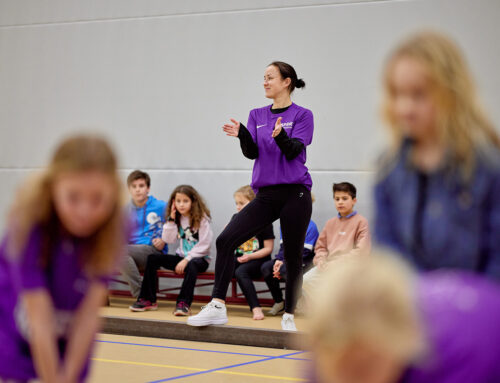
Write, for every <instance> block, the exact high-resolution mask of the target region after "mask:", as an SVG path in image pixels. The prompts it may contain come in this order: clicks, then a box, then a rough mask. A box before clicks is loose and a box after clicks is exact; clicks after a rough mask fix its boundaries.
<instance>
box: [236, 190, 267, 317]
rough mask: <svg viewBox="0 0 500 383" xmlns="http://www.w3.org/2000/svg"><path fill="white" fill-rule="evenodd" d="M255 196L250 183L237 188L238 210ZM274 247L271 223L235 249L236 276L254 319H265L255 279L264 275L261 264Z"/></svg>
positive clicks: (265, 260)
mask: <svg viewBox="0 0 500 383" xmlns="http://www.w3.org/2000/svg"><path fill="white" fill-rule="evenodd" d="M254 198H255V193H254V192H253V190H252V188H251V187H250V186H249V185H246V186H243V187H241V188H239V189H238V190H236V192H235V193H234V201H235V203H236V209H237V210H238V212H240V211H241V210H242V209H243V208H244V207H245V206H246V205H247V204H248V203H249V202H250V201H252V200H253V199H254ZM235 215H236V214H235ZM233 218H234V216H233ZM273 247H274V233H273V225H272V224H269V225H267V226H266V227H264V229H262V230H261V231H260V232H259V233H257V234H256V235H255V236H254V237H252V238H250V239H249V240H248V241H246V242H245V243H243V244H242V245H241V246H240V247H238V248H237V249H236V251H235V256H236V261H235V262H236V264H235V276H236V279H237V280H238V285H239V286H240V288H241V291H243V294H244V295H245V298H246V299H247V301H248V305H249V306H250V310H252V313H253V319H254V320H262V319H264V313H263V312H262V308H261V307H260V304H259V299H258V298H257V292H256V290H255V286H254V284H253V280H254V279H259V278H261V277H262V274H261V271H260V270H261V266H262V265H263V264H264V263H265V262H267V261H270V260H271V253H272V252H273Z"/></svg>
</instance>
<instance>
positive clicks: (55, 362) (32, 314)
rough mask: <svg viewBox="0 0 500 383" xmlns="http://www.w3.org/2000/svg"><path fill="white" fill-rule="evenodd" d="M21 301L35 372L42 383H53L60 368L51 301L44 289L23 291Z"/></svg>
mask: <svg viewBox="0 0 500 383" xmlns="http://www.w3.org/2000/svg"><path fill="white" fill-rule="evenodd" d="M21 299H22V303H23V306H24V309H25V310H26V316H27V321H28V329H29V344H30V349H31V354H32V356H33V364H34V366H35V370H36V372H37V374H38V376H39V378H40V380H41V381H42V382H55V381H57V380H58V373H59V367H60V366H59V352H58V349H57V341H56V331H55V327H54V323H56V319H55V317H54V308H53V305H52V299H51V297H50V295H49V293H48V291H47V290H46V289H45V288H38V289H34V290H28V291H25V292H24V293H22V295H21Z"/></svg>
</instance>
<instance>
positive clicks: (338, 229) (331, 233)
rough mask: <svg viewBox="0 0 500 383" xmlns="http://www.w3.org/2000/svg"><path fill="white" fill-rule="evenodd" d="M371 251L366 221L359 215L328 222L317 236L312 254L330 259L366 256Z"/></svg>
mask: <svg viewBox="0 0 500 383" xmlns="http://www.w3.org/2000/svg"><path fill="white" fill-rule="evenodd" d="M370 250H371V239H370V230H369V228H368V221H367V220H366V218H365V217H363V216H362V215H361V214H355V215H353V216H351V217H350V218H345V217H342V218H339V217H335V218H332V219H330V220H328V221H327V222H326V224H325V227H324V228H323V230H322V231H321V234H320V235H319V238H318V241H317V242H316V246H315V247H314V252H315V253H316V254H317V255H319V254H324V255H327V256H328V258H332V257H335V256H338V255H345V254H358V255H368V254H370Z"/></svg>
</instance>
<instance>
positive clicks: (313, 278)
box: [302, 182, 371, 304]
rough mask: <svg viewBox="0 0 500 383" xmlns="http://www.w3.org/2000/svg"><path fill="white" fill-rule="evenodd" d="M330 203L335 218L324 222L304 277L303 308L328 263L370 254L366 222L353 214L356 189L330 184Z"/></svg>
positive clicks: (347, 183) (345, 183)
mask: <svg viewBox="0 0 500 383" xmlns="http://www.w3.org/2000/svg"><path fill="white" fill-rule="evenodd" d="M333 199H334V201H335V207H336V209H337V212H338V216H337V217H334V218H332V219H330V220H328V221H327V222H326V224H325V227H324V228H323V230H322V231H321V234H320V235H319V238H318V241H317V242H316V246H315V248H314V253H315V255H314V259H313V263H314V267H313V268H312V269H311V270H309V271H308V272H307V273H305V274H304V280H303V284H302V293H303V295H304V298H305V299H306V304H307V303H309V301H310V298H311V297H312V296H313V294H314V290H315V289H316V288H317V284H318V280H319V279H320V276H321V274H322V271H323V270H325V269H326V268H327V267H328V264H329V262H330V261H331V260H333V259H335V258H337V257H341V256H352V255H368V254H369V253H370V249H371V239H370V230H369V228H368V221H367V220H366V218H365V217H363V216H362V215H361V214H358V213H357V212H356V211H355V210H354V205H356V202H357V200H356V187H355V186H354V185H353V184H351V183H349V182H341V183H338V184H333Z"/></svg>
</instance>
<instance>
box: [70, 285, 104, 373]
mask: <svg viewBox="0 0 500 383" xmlns="http://www.w3.org/2000/svg"><path fill="white" fill-rule="evenodd" d="M106 295H107V288H106V285H105V284H104V283H102V281H94V282H92V283H91V284H90V287H89V289H88V291H87V294H86V295H85V298H83V300H82V302H81V303H80V306H79V307H78V310H77V311H76V313H75V316H74V318H73V322H72V324H71V329H70V334H69V339H68V346H67V349H66V356H65V359H64V365H63V376H64V378H65V381H67V382H77V381H79V378H80V374H81V373H82V369H83V367H84V365H85V363H86V361H87V358H88V355H89V352H90V349H91V346H92V343H93V341H94V337H95V334H96V333H97V331H98V330H99V326H100V322H101V320H100V317H99V308H100V307H101V306H102V304H103V302H104V300H105V298H106Z"/></svg>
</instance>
